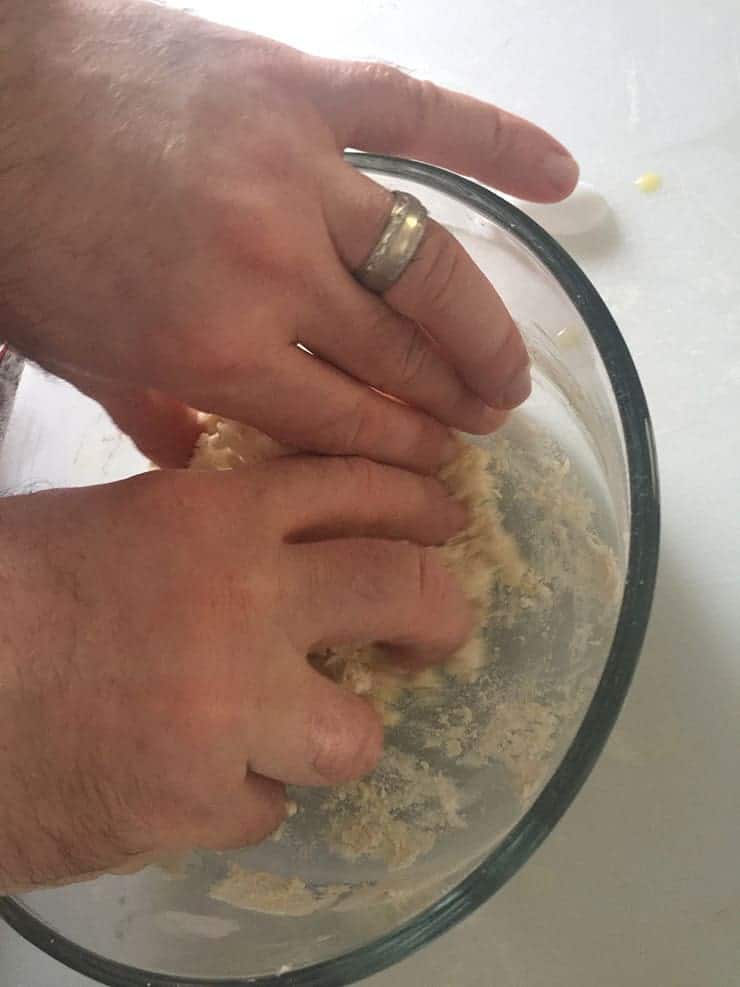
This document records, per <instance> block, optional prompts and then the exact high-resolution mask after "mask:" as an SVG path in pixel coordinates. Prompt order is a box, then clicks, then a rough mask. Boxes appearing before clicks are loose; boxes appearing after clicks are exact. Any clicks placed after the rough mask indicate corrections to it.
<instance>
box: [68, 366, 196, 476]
mask: <svg viewBox="0 0 740 987" xmlns="http://www.w3.org/2000/svg"><path fill="white" fill-rule="evenodd" d="M68 379H70V383H72V384H74V385H75V387H76V388H77V389H78V390H80V391H82V392H83V393H85V394H87V395H88V397H91V398H93V400H95V401H97V402H98V403H99V404H101V405H102V406H103V407H104V408H105V410H106V411H107V412H108V414H109V415H110V417H111V418H112V419H113V421H114V422H115V424H116V425H117V426H118V427H119V428H120V429H121V431H122V432H125V433H126V435H128V436H129V438H130V439H131V440H132V441H133V442H134V443H135V445H136V446H137V448H138V449H139V451H140V452H141V453H143V455H145V456H146V457H147V458H148V459H150V460H151V461H152V462H153V463H155V464H156V465H157V466H160V467H162V468H163V469H167V468H174V469H178V468H182V467H185V466H187V465H188V463H189V462H190V457H191V456H192V454H193V449H194V447H195V443H196V441H197V439H198V436H199V435H200V432H201V425H200V424H199V421H198V413H197V412H196V411H194V410H193V409H192V408H189V407H188V406H187V405H186V404H183V403H182V402H181V401H177V400H176V399H175V398H171V397H169V396H168V395H167V394H163V393H161V392H160V391H155V390H151V389H141V390H139V389H137V388H129V387H124V386H119V385H115V384H109V383H108V382H100V381H97V380H95V379H93V378H87V377H82V376H80V377H77V376H75V377H73V378H68Z"/></svg>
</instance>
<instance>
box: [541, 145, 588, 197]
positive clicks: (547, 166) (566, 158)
mask: <svg viewBox="0 0 740 987" xmlns="http://www.w3.org/2000/svg"><path fill="white" fill-rule="evenodd" d="M542 167H543V170H544V172H545V174H546V175H547V177H548V178H549V179H550V184H551V185H552V186H553V188H554V189H555V191H556V192H558V193H560V194H561V195H569V194H570V193H571V192H572V191H573V189H574V188H575V186H576V182H577V181H578V172H579V168H578V162H577V161H575V160H574V159H573V158H572V157H571V156H570V155H569V154H564V153H563V152H562V151H550V152H549V154H546V155H545V157H544V160H543V162H542Z"/></svg>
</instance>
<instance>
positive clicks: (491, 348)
mask: <svg viewBox="0 0 740 987" xmlns="http://www.w3.org/2000/svg"><path fill="white" fill-rule="evenodd" d="M330 173H331V175H332V178H331V180H330V181H327V182H326V183H325V186H324V200H325V215H326V219H327V223H328V225H329V229H330V233H331V235H332V238H333V240H334V243H335V245H336V248H337V250H338V252H339V254H340V257H341V259H342V261H343V263H344V265H345V267H346V268H347V269H349V270H350V271H351V270H354V269H356V268H357V267H358V266H359V265H360V264H361V263H362V262H363V261H364V259H365V258H366V257H367V255H368V253H369V252H370V250H371V249H372V247H373V245H374V243H375V242H377V239H378V237H379V236H380V233H381V232H382V230H383V227H384V225H385V222H386V219H387V217H388V214H389V212H390V208H391V203H392V197H391V193H390V192H389V191H388V190H387V189H384V188H383V187H382V186H380V185H378V184H377V183H376V182H373V181H371V180H370V179H368V178H366V177H365V176H364V175H360V174H358V173H357V172H356V171H354V169H352V168H350V167H349V166H347V165H345V164H343V163H338V164H337V165H335V166H334V167H333V168H332V169H331V172H330ZM347 278H348V280H349V275H348V276H347ZM355 287H356V286H355ZM383 300H384V301H385V303H387V305H388V307H389V308H391V309H394V310H395V311H396V312H399V313H400V314H401V315H403V316H406V317H407V318H408V319H411V320H413V321H414V322H416V323H419V324H420V325H422V326H423V327H424V329H425V330H426V332H427V333H428V334H429V335H430V336H431V337H432V338H433V339H434V341H435V343H436V344H437V346H438V347H439V349H440V351H441V352H442V353H443V354H444V355H445V357H446V358H447V359H448V361H449V362H450V364H451V365H452V366H453V367H454V369H455V371H456V372H457V373H458V374H459V375H460V377H461V378H462V379H463V380H464V381H465V382H466V384H467V385H468V387H469V388H470V389H471V390H472V391H473V392H475V394H476V395H478V397H479V398H480V399H481V400H482V401H483V402H485V404H486V405H489V406H491V407H493V408H495V409H510V408H513V407H516V406H517V405H518V404H520V403H521V402H522V401H523V400H525V399H526V398H527V396H528V395H529V392H530V381H529V357H528V354H527V350H526V347H525V346H524V342H523V340H522V338H521V335H520V333H519V330H518V329H517V327H516V325H515V323H514V321H513V319H512V318H511V316H510V315H509V313H508V311H507V309H506V306H505V305H504V303H503V301H502V299H501V297H500V296H499V295H498V293H497V292H496V289H495V288H494V287H493V285H492V284H491V283H490V282H489V281H488V279H487V278H486V277H485V275H484V274H483V273H482V271H480V269H479V268H478V267H477V266H476V265H475V263H474V262H473V260H472V259H471V258H470V256H469V255H468V254H467V253H466V251H465V250H464V249H463V247H462V246H461V245H460V244H459V243H458V242H457V240H456V239H455V238H454V237H453V236H452V234H451V233H449V232H448V231H447V230H445V229H444V228H443V227H441V226H439V225H438V224H437V223H435V222H434V221H433V220H429V221H428V224H427V230H426V233H425V235H424V238H423V240H422V242H421V244H420V245H419V248H418V250H417V252H416V255H415V257H414V258H413V259H412V261H411V263H410V264H409V265H408V267H407V268H406V270H405V271H404V273H403V274H402V275H401V277H400V278H399V280H398V281H397V282H396V284H394V285H392V286H391V288H390V289H389V290H388V291H387V292H386V293H385V294H384V296H383ZM492 427H495V425H492Z"/></svg>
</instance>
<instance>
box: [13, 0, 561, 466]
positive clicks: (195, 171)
mask: <svg viewBox="0 0 740 987" xmlns="http://www.w3.org/2000/svg"><path fill="white" fill-rule="evenodd" d="M9 10H10V13H9V12H8V11H9ZM0 33H2V34H3V37H2V38H0V40H2V41H3V45H2V47H3V50H4V51H5V52H6V53H9V54H8V58H6V59H5V60H4V63H3V66H2V67H1V68H0V92H1V93H2V97H0V98H2V100H3V102H2V104H1V108H2V113H0V120H2V121H3V122H2V134H0V137H1V138H2V139H1V140H0V147H1V148H2V150H1V151H0V175H2V177H1V178H0V183H1V184H0V230H1V231H2V232H0V284H2V299H0V315H1V316H2V323H3V328H4V331H6V332H7V334H8V337H9V339H10V341H11V342H13V343H14V344H15V345H16V346H17V347H18V348H19V349H21V350H23V351H24V352H25V353H26V354H28V355H30V356H31V357H32V358H34V359H35V360H37V361H39V362H40V363H41V364H43V365H44V366H45V367H47V368H48V369H51V370H52V371H53V372H55V373H58V374H60V375H61V376H65V377H67V378H68V379H70V380H72V382H73V383H76V384H77V385H78V386H79V387H81V388H82V389H83V390H86V391H87V392H88V393H90V394H92V395H93V396H95V397H97V398H98V399H99V400H100V401H101V402H102V403H103V404H105V405H106V407H107V408H108V409H109V411H110V412H111V414H112V415H113V417H114V418H115V419H116V421H118V423H119V424H120V425H121V426H122V427H123V428H124V429H126V430H127V431H129V432H130V434H132V436H133V437H134V439H135V440H137V441H138V443H139V445H140V446H141V447H142V448H143V449H144V451H145V452H147V453H149V454H150V455H153V456H154V457H155V458H156V459H157V460H158V461H159V462H160V463H163V464H166V465H179V464H181V463H182V462H183V461H184V459H186V458H187V455H184V454H183V450H185V451H186V453H189V450H190V448H191V447H192V440H193V438H194V436H195V434H196V432H197V426H196V424H195V420H194V416H193V414H192V412H191V411H190V410H189V408H190V407H191V406H192V407H197V408H202V409H204V410H208V411H213V412H218V413H220V414H223V415H226V416H228V417H231V418H236V419H239V420H242V421H245V422H248V423H250V424H252V425H255V426H257V427H258V428H260V429H262V430H263V431H265V432H267V433H269V434H270V435H272V436H274V437H275V438H277V439H280V440H282V441H285V442H288V443H290V444H292V445H295V446H297V447H300V448H306V449H311V450H317V451H322V452H328V453H354V454H361V455H366V456H369V457H371V458H375V459H382V460H385V461H387V462H390V463H395V464H400V465H406V466H409V467H411V468H413V469H417V470H429V471H432V470H434V469H436V468H437V467H438V466H439V465H440V463H441V462H442V461H443V460H444V459H445V458H446V457H449V456H451V455H452V452H453V447H452V446H451V444H450V437H449V433H448V430H447V428H446V427H445V426H454V427H455V428H460V429H463V430H467V431H471V432H478V433H485V432H488V431H491V430H493V429H494V428H495V427H496V426H497V425H498V424H500V423H501V421H502V419H503V409H507V408H511V407H513V406H515V405H517V404H518V403H519V402H521V401H522V400H523V399H524V398H525V397H526V396H527V394H528V392H529V387H530V385H529V371H528V359H527V354H526V351H525V348H524V345H523V343H522V340H521V338H520V336H519V334H518V332H517V330H516V328H515V326H514V324H513V322H512V320H511V318H510V316H509V314H508V313H507V311H506V309H505V307H504V305H503V303H502V301H501V299H500V298H499V296H498V295H497V293H496V291H495V290H494V288H493V287H492V286H491V285H490V283H489V282H488V281H487V280H486V278H485V277H484V276H483V275H482V273H481V272H480V271H479V270H478V269H477V268H476V266H475V265H474V264H473V263H472V261H471V260H470V258H469V257H468V256H467V255H466V254H465V252H464V251H463V250H462V248H461V247H460V246H459V245H458V243H457V241H456V240H454V239H453V238H452V237H451V236H450V235H449V234H448V233H447V232H446V231H445V230H444V229H442V227H440V226H439V225H437V224H436V223H431V224H430V225H429V227H428V230H427V234H426V236H425V239H424V240H423V242H422V244H421V246H420V248H419V251H418V254H417V256H416V258H415V260H414V262H413V263H412V264H411V265H410V266H409V268H408V269H407V271H406V272H405V274H404V275H403V276H402V277H401V279H400V280H399V281H398V282H397V284H396V285H394V286H393V287H392V288H391V289H390V290H389V291H388V292H387V293H386V294H385V296H384V297H383V298H378V297H376V296H374V295H372V294H370V293H369V292H367V291H366V290H364V289H363V288H361V287H360V286H359V285H358V283H357V282H356V281H355V280H354V279H353V277H352V274H351V271H352V270H353V269H355V268H356V267H357V266H358V265H359V264H361V263H362V261H363V260H364V259H365V257H366V256H367V254H368V253H369V251H370V249H371V247H372V246H373V245H374V243H375V242H376V240H377V238H378V236H379V233H380V231H381V230H382V228H383V226H384V223H385V220H386V218H387V214H388V212H389V208H390V205H389V193H388V192H387V191H386V190H385V189H382V188H380V187H379V186H378V185H377V184H375V183H374V182H372V181H370V180H369V179H367V178H365V177H364V176H362V175H360V174H358V173H357V172H356V171H354V170H353V169H352V168H351V167H349V166H348V165H347V164H345V163H344V162H343V161H342V157H341V152H342V149H343V148H344V147H345V146H354V147H359V148H365V149H368V150H373V151H377V152H389V153H398V154H403V155H408V156H410V157H414V158H421V159H426V160H430V161H434V162H437V163H438V164H441V165H444V166H446V167H450V168H453V169H455V170H458V171H461V172H464V173H468V174H472V175H474V176H476V177H477V178H479V179H481V180H482V181H484V182H487V183H489V184H491V185H495V186H497V187H499V188H501V189H503V190H504V191H506V192H510V193H513V194H515V195H517V196H520V197H523V198H529V199H534V200H538V201H553V200H556V199H559V198H562V197H564V196H565V195H567V194H568V193H569V192H570V191H571V190H572V188H573V186H574V184H575V181H576V178H577V166H576V164H575V162H574V161H573V160H572V158H571V157H570V155H568V153H567V152H566V151H565V150H564V148H563V147H562V146H561V145H559V144H558V143H557V142H556V141H555V140H554V139H553V138H552V137H550V136H548V135H547V134H545V133H544V132H543V131H541V130H539V129H538V128H537V127H535V126H533V125H532V124H530V123H527V122H526V121H524V120H522V119H519V118H517V117H515V116H512V115H511V114H508V113H505V112H504V111H502V110H499V109H496V108H495V107H493V106H489V105H486V104H484V103H481V102H479V101H477V100H474V99H471V98H468V97H466V96H462V95H459V94H456V93H452V92H448V91H445V90H443V89H440V88H438V87H436V86H434V85H433V84H432V83H429V82H421V81H418V80H416V79H412V78H409V77H408V76H406V75H404V74H403V73H401V72H399V71H397V70H396V69H391V68H389V67H387V66H383V65H374V64H361V63H347V62H340V61H332V60H325V59H319V58H312V57H309V56H307V55H304V54H302V53H300V52H297V51H294V50H292V49H289V48H287V47H285V46H283V45H280V44H276V43H274V42H272V41H268V40H266V39H264V38H259V37H255V36H252V35H248V34H244V33H242V32H239V31H236V30H229V29H226V28H222V27H217V26H215V25H212V24H209V23H206V22H204V21H201V20H198V19H196V18H193V17H191V16H188V15H186V14H183V13H180V12H178V11H173V10H167V9H163V8H161V7H158V6H155V5H152V4H148V3H141V2H125V0H81V2H74V3H73V2H72V0H55V2H53V3H52V2H46V3H34V4H23V3H20V2H18V3H15V4H6V5H5V6H4V12H3V14H0ZM298 342H300V343H302V344H303V345H304V346H305V347H306V348H308V349H309V350H310V351H311V352H312V353H313V354H314V356H310V355H308V354H307V353H306V352H305V351H304V350H301V349H299V348H298V347H297V346H296V343H298ZM368 385H369V386H368ZM379 392H383V394H388V395H392V396H393V397H395V398H399V399H401V401H400V402H399V401H391V400H389V399H388V398H387V397H385V396H383V395H382V394H381V393H379ZM415 409H416V410H415ZM418 409H420V410H418Z"/></svg>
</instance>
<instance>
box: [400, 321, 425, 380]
mask: <svg viewBox="0 0 740 987" xmlns="http://www.w3.org/2000/svg"><path fill="white" fill-rule="evenodd" d="M431 354H432V351H431V347H430V346H429V341H428V339H427V337H426V334H425V333H424V331H423V329H421V327H420V326H418V325H416V324H414V326H413V328H412V329H411V331H410V333H409V336H408V338H407V340H406V344H405V347H404V351H403V355H402V357H401V360H400V362H399V364H398V383H399V384H401V385H402V386H403V387H412V386H414V385H415V384H417V383H418V382H419V381H420V380H422V378H423V377H424V374H425V371H426V369H427V367H428V364H429V358H430V357H431Z"/></svg>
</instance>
